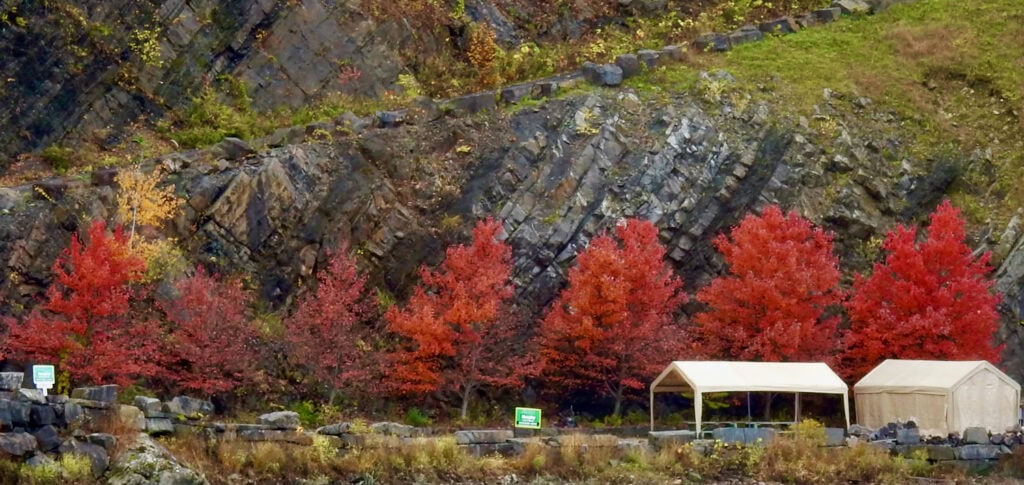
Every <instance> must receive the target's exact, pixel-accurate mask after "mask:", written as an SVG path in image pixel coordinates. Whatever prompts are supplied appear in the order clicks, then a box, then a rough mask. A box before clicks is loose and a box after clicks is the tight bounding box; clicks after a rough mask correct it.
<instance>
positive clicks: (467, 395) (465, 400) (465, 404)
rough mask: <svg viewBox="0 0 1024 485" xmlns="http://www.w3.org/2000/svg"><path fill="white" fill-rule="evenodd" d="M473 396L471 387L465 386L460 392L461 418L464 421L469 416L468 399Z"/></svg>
mask: <svg viewBox="0 0 1024 485" xmlns="http://www.w3.org/2000/svg"><path fill="white" fill-rule="evenodd" d="M472 395H473V386H466V388H465V390H464V391H462V414H461V418H462V419H466V416H467V415H468V414H469V398H470V397H471V396H472Z"/></svg>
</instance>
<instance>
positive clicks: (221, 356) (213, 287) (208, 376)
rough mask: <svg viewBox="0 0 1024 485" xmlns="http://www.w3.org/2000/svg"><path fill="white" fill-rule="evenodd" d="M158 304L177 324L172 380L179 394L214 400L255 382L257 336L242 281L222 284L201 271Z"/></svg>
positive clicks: (170, 364) (171, 356)
mask: <svg viewBox="0 0 1024 485" xmlns="http://www.w3.org/2000/svg"><path fill="white" fill-rule="evenodd" d="M175 289H176V290H177V295H176V297H174V298H170V299H163V300H160V301H159V302H158V305H159V307H160V309H161V310H163V312H164V314H165V315H166V317H167V320H168V321H169V322H170V323H172V324H173V328H172V330H171V334H170V342H169V344H170V345H169V346H168V348H167V353H168V356H167V359H168V367H169V369H168V370H170V372H169V374H168V376H169V377H170V378H171V379H172V381H173V382H174V383H175V384H176V385H177V387H179V388H180V389H183V390H186V391H193V392H199V393H202V394H205V395H213V394H217V393H222V392H228V391H232V390H234V389H236V388H238V387H239V386H242V385H245V384H248V383H251V382H252V381H253V380H254V378H255V374H256V363H257V361H258V359H256V355H257V351H256V349H257V346H256V343H257V339H258V336H257V333H256V330H255V328H254V327H253V326H252V322H251V321H250V320H249V318H248V315H247V314H246V308H247V306H248V304H249V302H250V300H251V298H250V296H249V294H248V293H246V292H245V291H244V290H243V289H242V284H241V282H240V281H237V280H231V281H218V280H217V279H216V278H215V277H213V276H210V275H207V274H206V272H205V271H203V269H202V268H199V269H197V270H196V272H195V274H194V275H192V276H191V277H189V278H185V279H182V280H179V281H178V282H177V283H176V284H175Z"/></svg>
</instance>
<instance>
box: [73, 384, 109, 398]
mask: <svg viewBox="0 0 1024 485" xmlns="http://www.w3.org/2000/svg"><path fill="white" fill-rule="evenodd" d="M117 389H118V388H117V385H115V384H109V385H106V386H97V387H79V388H77V389H75V390H73V391H71V398H72V399H82V400H87V401H98V402H114V401H117Z"/></svg>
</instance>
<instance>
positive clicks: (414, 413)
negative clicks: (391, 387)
mask: <svg viewBox="0 0 1024 485" xmlns="http://www.w3.org/2000/svg"><path fill="white" fill-rule="evenodd" d="M433 422H434V421H433V420H431V419H430V416H427V415H426V414H424V413H423V411H420V408H409V411H408V412H406V413H405V424H408V425H411V426H430V425H431V424H433Z"/></svg>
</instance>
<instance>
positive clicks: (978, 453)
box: [956, 445, 1010, 460]
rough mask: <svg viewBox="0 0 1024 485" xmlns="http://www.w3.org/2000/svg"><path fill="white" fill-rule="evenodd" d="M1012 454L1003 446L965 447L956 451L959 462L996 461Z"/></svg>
mask: <svg viewBox="0 0 1024 485" xmlns="http://www.w3.org/2000/svg"><path fill="white" fill-rule="evenodd" d="M1008 454H1010V449H1009V448H1007V447H1005V446H1001V445H964V446H961V447H959V448H957V449H956V457H957V459H959V460H996V459H999V457H1000V456H1003V455H1008Z"/></svg>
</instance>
